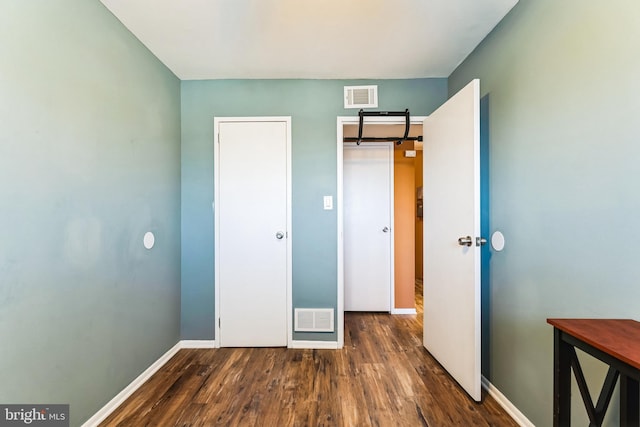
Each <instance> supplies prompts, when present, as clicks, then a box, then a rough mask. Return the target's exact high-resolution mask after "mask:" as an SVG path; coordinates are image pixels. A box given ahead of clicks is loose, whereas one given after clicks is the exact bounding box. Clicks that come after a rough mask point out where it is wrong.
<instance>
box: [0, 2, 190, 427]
mask: <svg viewBox="0 0 640 427" xmlns="http://www.w3.org/2000/svg"><path fill="white" fill-rule="evenodd" d="M0 40H2V42H0V64H1V65H0V201H1V202H0V343H1V344H0V402H2V403H70V404H71V425H74V426H75V425H79V424H81V423H82V422H84V421H85V420H86V419H87V418H89V417H90V416H91V415H93V414H94V413H95V412H96V411H97V410H98V409H100V408H101V407H102V406H103V405H104V404H106V403H107V402H108V401H109V400H110V399H111V398H113V397H114V396H115V395H116V394H117V393H118V392H120V391H121V390H122V389H123V388H124V387H125V386H126V385H127V384H129V383H130V382H131V381H132V380H133V379H134V378H136V377H137V376H138V375H139V374H140V373H141V372H142V371H143V370H144V369H146V368H147V367H149V365H151V363H153V362H154V361H155V360H157V359H158V358H159V357H160V356H161V355H162V354H163V353H165V352H166V351H167V350H168V349H170V348H171V347H172V346H173V345H175V344H176V342H177V341H178V339H179V322H180V312H179V310H180V82H179V80H178V79H177V78H176V77H175V76H174V75H173V74H171V73H170V72H168V71H167V69H166V68H165V67H164V66H163V65H162V64H161V63H160V62H158V60H157V59H156V58H155V57H153V56H152V55H151V54H150V53H149V52H148V51H147V50H146V49H145V48H144V47H143V46H142V45H141V44H140V43H139V42H138V41H137V40H136V39H135V38H134V37H133V36H132V35H131V34H130V33H129V32H128V31H126V30H125V28H124V27H123V26H122V25H121V24H120V23H119V22H118V21H117V20H116V19H115V18H114V17H113V16H112V15H111V14H110V13H109V12H108V11H107V10H106V9H105V8H104V7H103V6H102V5H101V4H100V3H99V2H97V1H86V0H57V1H50V0H29V1H19V0H16V1H2V2H0ZM148 230H151V231H153V232H155V234H156V247H155V248H154V249H153V250H151V251H147V250H145V249H144V248H143V245H142V236H143V234H144V233H145V232H146V231H148Z"/></svg>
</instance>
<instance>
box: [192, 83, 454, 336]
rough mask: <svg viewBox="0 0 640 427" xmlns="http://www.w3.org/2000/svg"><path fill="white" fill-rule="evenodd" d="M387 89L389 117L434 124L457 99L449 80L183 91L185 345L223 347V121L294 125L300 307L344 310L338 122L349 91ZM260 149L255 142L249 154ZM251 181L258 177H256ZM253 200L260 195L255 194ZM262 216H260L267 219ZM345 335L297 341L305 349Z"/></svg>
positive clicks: (383, 102) (384, 105) (383, 103)
mask: <svg viewBox="0 0 640 427" xmlns="http://www.w3.org/2000/svg"><path fill="white" fill-rule="evenodd" d="M347 84H378V86H379V97H380V106H379V110H404V109H405V108H409V109H410V111H411V113H412V114H413V115H427V114H429V113H431V112H432V111H433V110H435V108H437V107H438V106H439V105H440V104H442V102H443V101H444V100H445V99H446V97H447V80H446V79H416V80H384V81H366V82H363V81H340V80H217V81H183V82H182V338H183V339H213V338H214V319H215V317H214V288H213V282H214V265H213V260H214V254H213V246H214V236H213V211H212V206H211V203H212V201H213V176H214V170H213V118H214V117H216V116H219V117H224V116H227V117H230V116H292V169H293V170H292V173H293V184H292V185H293V196H292V197H293V207H292V209H293V243H292V244H293V306H294V307H309V306H311V307H334V308H335V307H336V302H337V292H336V290H337V251H336V247H337V243H336V234H337V217H336V210H332V211H324V210H323V209H322V196H324V195H333V196H334V197H335V196H336V187H337V181H336V167H337V166H336V155H337V154H336V118H337V117H338V116H355V115H357V110H345V109H344V108H343V100H342V98H343V86H344V85H347ZM250 149H251V144H250V142H247V150H250ZM247 173H251V172H250V171H247ZM247 191H248V192H247V194H250V189H247ZM259 210H260V207H259V206H257V207H256V214H259ZM336 338H337V337H336V334H327V333H322V334H310V333H306V334H302V333H296V334H295V335H294V339H298V340H306V339H310V340H333V341H335V340H336Z"/></svg>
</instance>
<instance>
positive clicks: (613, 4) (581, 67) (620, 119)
mask: <svg viewBox="0 0 640 427" xmlns="http://www.w3.org/2000/svg"><path fill="white" fill-rule="evenodd" d="M639 52H640V2H638V1H636V0H612V1H608V2H595V1H593V2H592V1H589V2H585V1H582V0H571V1H557V0H520V2H519V4H518V5H517V6H516V7H515V8H514V10H513V11H512V12H511V13H510V14H509V15H508V16H507V18H506V19H505V20H504V21H503V22H502V23H501V24H500V25H499V26H498V27H497V28H496V30H494V31H493V32H492V34H490V36H489V37H487V38H486V39H485V41H484V42H483V43H482V44H481V45H480V46H479V47H478V48H477V49H476V50H475V51H474V52H473V54H472V55H471V56H470V57H469V58H467V60H466V61H464V63H463V64H462V65H461V66H460V67H459V68H458V69H457V70H456V71H455V72H454V73H453V74H452V75H451V76H450V79H449V92H450V94H453V93H454V92H456V91H457V90H458V89H459V88H461V87H462V86H463V85H465V84H466V83H467V82H468V81H469V80H471V79H472V78H476V77H478V78H480V79H481V90H482V93H483V95H485V94H488V95H489V98H488V99H489V110H490V116H491V120H490V123H489V149H490V153H491V154H490V199H491V200H490V204H491V214H490V224H491V229H492V230H496V229H499V230H501V231H502V232H503V233H504V235H505V238H506V247H505V250H504V252H501V253H494V254H493V255H492V258H491V290H490V292H491V313H490V333H491V338H490V342H491V343H490V358H491V359H490V361H489V363H490V377H491V378H490V379H491V382H492V383H493V384H494V385H495V386H497V387H498V389H500V391H501V392H502V393H504V394H505V395H506V397H507V398H508V399H509V400H511V401H512V402H513V403H514V404H515V405H516V406H517V407H518V408H519V409H520V410H521V411H522V412H523V413H524V414H525V415H526V416H527V417H528V418H529V419H530V420H531V421H532V422H534V423H535V424H536V425H539V426H549V425H551V420H552V393H553V385H552V378H553V376H552V355H553V345H552V344H553V343H552V339H553V331H552V328H551V327H550V326H549V325H547V324H546V323H545V321H546V319H547V318H548V317H617V318H634V319H636V320H640V285H639V284H638V271H637V270H638V267H637V266H638V261H637V258H638V248H637V245H638V241H640V227H639V226H638V221H637V214H638V212H639V211H640V191H638V184H639V183H640V167H638V159H640V128H639V127H638V118H639V117H640V97H639V96H638V94H640V78H638V76H640V55H639V54H638V53H639ZM582 359H583V360H584V361H585V362H586V363H587V366H586V375H587V376H588V377H589V378H590V381H591V385H592V388H593V394H596V395H597V393H596V389H599V387H600V385H601V382H600V381H601V380H602V379H603V377H604V374H605V368H604V366H603V365H602V364H600V363H599V362H593V361H591V360H590V358H589V357H587V356H585V357H583V358H582ZM574 402H575V404H574V414H575V415H576V423H575V425H587V424H588V422H586V416H585V415H584V413H585V412H584V409H583V408H582V406H581V405H582V403H581V402H580V401H579V394H578V392H577V391H575V392H574ZM610 412H611V414H610V417H609V420H608V425H615V424H616V421H617V407H616V406H615V404H614V406H612V407H611V408H610Z"/></svg>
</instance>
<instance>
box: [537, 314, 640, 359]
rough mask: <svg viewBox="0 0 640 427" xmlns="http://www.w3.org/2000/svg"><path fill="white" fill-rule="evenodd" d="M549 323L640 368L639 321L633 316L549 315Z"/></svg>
mask: <svg viewBox="0 0 640 427" xmlns="http://www.w3.org/2000/svg"><path fill="white" fill-rule="evenodd" d="M547 323H549V324H550V325H552V326H553V327H555V328H557V329H560V330H561V331H563V332H566V333H568V334H569V335H572V336H574V337H576V338H578V339H580V340H581V341H584V342H586V343H587V344H589V345H591V346H593V347H595V348H597V349H598V350H601V351H603V352H605V353H607V354H609V355H611V356H613V357H615V358H616V359H619V360H622V361H623V362H625V363H626V364H628V365H631V366H633V367H635V368H636V369H640V322H637V321H635V320H631V319H547Z"/></svg>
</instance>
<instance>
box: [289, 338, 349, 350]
mask: <svg viewBox="0 0 640 427" xmlns="http://www.w3.org/2000/svg"><path fill="white" fill-rule="evenodd" d="M289 348H298V349H313V350H337V349H338V348H340V347H338V342H337V341H296V340H293V341H291V345H290V346H289Z"/></svg>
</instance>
